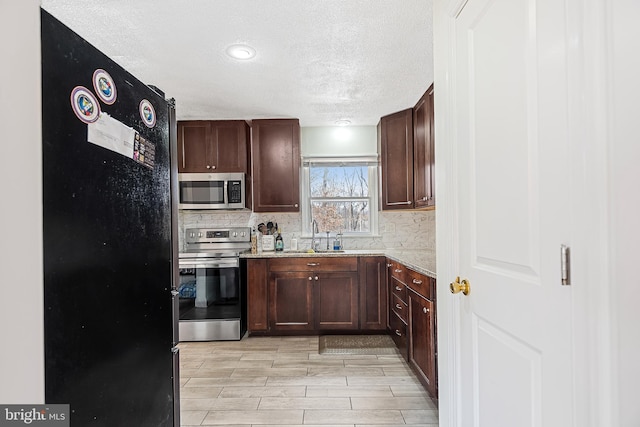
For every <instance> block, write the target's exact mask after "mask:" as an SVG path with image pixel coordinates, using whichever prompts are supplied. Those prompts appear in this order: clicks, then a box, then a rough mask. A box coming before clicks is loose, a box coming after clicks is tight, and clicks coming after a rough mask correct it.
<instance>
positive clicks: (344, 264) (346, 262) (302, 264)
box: [269, 257, 358, 272]
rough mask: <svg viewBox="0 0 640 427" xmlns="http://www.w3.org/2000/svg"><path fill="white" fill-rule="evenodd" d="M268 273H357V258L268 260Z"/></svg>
mask: <svg viewBox="0 0 640 427" xmlns="http://www.w3.org/2000/svg"><path fill="white" fill-rule="evenodd" d="M269 271H314V272H321V271H358V258H356V257H300V258H278V259H270V260H269Z"/></svg>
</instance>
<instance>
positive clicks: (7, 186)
mask: <svg viewBox="0 0 640 427" xmlns="http://www.w3.org/2000/svg"><path fill="white" fill-rule="evenodd" d="M0 39H1V40H2V42H1V43H0V58H2V66H1V67H0V117H2V125H3V126H2V144H3V150H2V151H3V154H2V156H0V183H2V193H1V194H2V200H3V203H2V206H3V209H2V215H1V220H0V245H1V248H2V250H1V251H0V254H1V255H2V256H1V257H0V260H1V261H0V272H2V278H1V279H0V295H1V296H0V402H1V403H4V404H8V403H44V331H43V286H42V283H43V282H42V277H43V273H42V170H41V169H42V161H41V158H42V150H41V145H42V143H41V129H42V125H41V101H40V100H41V95H40V70H41V67H40V1H39V0H21V1H5V0H2V2H0ZM9 208H11V209H9Z"/></svg>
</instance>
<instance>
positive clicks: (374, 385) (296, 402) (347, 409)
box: [179, 337, 438, 427]
mask: <svg viewBox="0 0 640 427" xmlns="http://www.w3.org/2000/svg"><path fill="white" fill-rule="evenodd" d="M179 347H180V405H181V411H180V412H181V414H180V415H181V425H182V426H185V427H186V426H203V425H205V426H206V425H216V426H227V427H240V426H245V427H246V426H264V425H276V426H280V427H289V426H306V427H313V426H323V427H331V426H333V427H369V426H379V425H385V426H387V427H396V426H405V425H411V426H413V427H437V426H438V411H437V408H436V407H435V405H434V404H433V403H432V401H431V399H429V397H428V396H427V393H426V392H425V391H424V389H423V388H422V386H421V385H420V382H419V381H418V379H417V378H416V377H415V375H414V374H413V372H412V371H411V369H410V368H409V366H408V365H407V363H406V362H405V361H404V360H403V359H402V357H401V356H400V354H399V353H398V354H385V355H335V354H327V355H325V354H318V337H245V338H244V339H242V340H240V341H218V342H190V343H181V344H180V345H179Z"/></svg>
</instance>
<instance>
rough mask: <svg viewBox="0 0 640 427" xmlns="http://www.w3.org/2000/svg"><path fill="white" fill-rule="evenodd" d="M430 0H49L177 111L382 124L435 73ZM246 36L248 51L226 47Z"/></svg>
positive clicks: (191, 115) (190, 115)
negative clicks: (244, 56) (242, 57)
mask: <svg viewBox="0 0 640 427" xmlns="http://www.w3.org/2000/svg"><path fill="white" fill-rule="evenodd" d="M431 5H432V1H431V0H402V1H397V0H262V1H257V0H189V1H186V0H183V1H180V0H171V1H169V0H137V1H131V0H94V1H91V2H88V1H86V0H42V6H43V8H44V9H45V10H47V11H48V12H49V13H51V14H52V15H53V16H55V17H56V18H58V19H59V20H60V21H62V22H63V23H64V24H66V25H67V26H69V27H70V28H71V29H72V30H74V31H75V32H77V33H78V34H80V35H81V36H82V37H83V38H85V39H86V40H87V41H89V42H90V43H91V44H93V45H94V46H96V47H97V48H98V49H100V50H101V51H102V52H104V53H105V54H106V55H107V56H109V57H110V58H112V59H113V60H114V61H116V62H117V63H118V64H120V65H122V66H123V67H124V68H125V69H127V70H128V71H129V72H131V73H132V74H134V75H135V76H136V77H138V78H139V79H140V80H142V81H144V82H145V83H147V84H152V85H155V86H157V87H159V88H160V89H162V90H163V91H164V92H165V93H166V94H167V97H173V98H175V99H176V106H177V108H176V110H177V116H178V119H179V120H186V119H257V118H279V117H297V118H299V119H300V124H301V125H302V126H331V125H334V123H335V121H336V120H338V119H348V120H351V122H352V124H353V125H375V124H377V123H378V120H379V119H380V116H383V115H386V114H389V113H393V112H396V111H399V110H402V109H405V108H408V107H411V106H413V105H414V104H415V103H416V101H417V100H418V99H419V98H420V96H421V95H422V94H423V93H424V91H425V90H426V89H427V87H428V86H429V85H430V84H431V82H432V81H433V42H432V11H431ZM235 43H247V44H249V45H251V46H253V47H254V48H255V49H256V51H257V55H256V57H255V58H254V59H253V60H250V61H237V60H234V59H231V58H229V57H227V56H226V54H225V49H226V48H227V46H229V45H231V44H235Z"/></svg>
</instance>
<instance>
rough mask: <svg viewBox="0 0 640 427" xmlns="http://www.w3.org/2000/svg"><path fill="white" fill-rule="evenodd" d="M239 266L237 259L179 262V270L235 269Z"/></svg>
mask: <svg viewBox="0 0 640 427" xmlns="http://www.w3.org/2000/svg"><path fill="white" fill-rule="evenodd" d="M239 266H240V263H239V262H238V260H237V259H229V260H217V259H212V260H204V259H199V260H197V261H196V260H194V261H185V260H180V263H179V268H237V267H239Z"/></svg>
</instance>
